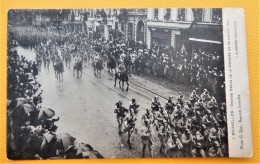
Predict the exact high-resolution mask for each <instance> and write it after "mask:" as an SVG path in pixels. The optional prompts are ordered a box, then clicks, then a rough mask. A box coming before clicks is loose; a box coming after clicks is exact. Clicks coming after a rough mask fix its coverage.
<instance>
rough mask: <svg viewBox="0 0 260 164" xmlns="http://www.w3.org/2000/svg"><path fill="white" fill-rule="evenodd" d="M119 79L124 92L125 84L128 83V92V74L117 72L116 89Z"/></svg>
mask: <svg viewBox="0 0 260 164" xmlns="http://www.w3.org/2000/svg"><path fill="white" fill-rule="evenodd" d="M117 79H118V80H119V88H120V89H122V91H124V83H125V82H126V84H127V87H126V91H128V88H129V83H128V73H127V71H126V70H125V71H122V72H116V73H115V84H114V87H116V81H117ZM121 84H122V86H121Z"/></svg>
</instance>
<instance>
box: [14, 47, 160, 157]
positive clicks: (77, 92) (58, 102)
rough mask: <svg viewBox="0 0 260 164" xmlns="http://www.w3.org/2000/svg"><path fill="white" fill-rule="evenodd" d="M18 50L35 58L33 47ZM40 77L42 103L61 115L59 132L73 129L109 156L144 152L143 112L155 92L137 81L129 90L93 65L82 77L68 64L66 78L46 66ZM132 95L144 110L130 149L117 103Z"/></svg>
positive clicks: (58, 124) (72, 132)
mask: <svg viewBox="0 0 260 164" xmlns="http://www.w3.org/2000/svg"><path fill="white" fill-rule="evenodd" d="M18 54H19V55H24V56H26V58H27V59H28V60H34V58H35V53H34V52H33V51H31V50H25V49H23V48H18ZM37 78H38V81H39V82H40V83H41V85H42V89H43V95H42V96H43V103H42V106H46V107H50V108H52V109H54V110H55V112H56V115H57V116H59V117H60V121H58V122H57V123H56V125H57V126H58V131H59V132H66V133H69V134H71V135H72V136H74V137H75V138H77V140H78V141H79V142H85V143H88V144H90V145H92V146H93V147H94V148H95V149H96V150H98V151H99V152H100V153H101V154H102V155H103V156H104V157H105V158H128V157H140V156H141V152H142V144H141V139H140V128H141V116H142V114H143V113H144V112H145V108H148V107H150V103H151V99H152V97H153V96H154V94H153V93H151V92H149V91H146V90H144V89H142V88H140V87H138V86H135V85H130V90H129V91H128V92H123V91H121V90H120V89H119V88H115V87H114V81H113V77H112V76H111V75H109V74H108V73H106V72H102V77H101V78H96V77H94V75H93V69H92V67H90V66H88V67H86V68H85V67H84V69H83V75H82V78H80V79H77V78H76V77H74V76H73V72H72V68H71V69H69V68H67V67H65V72H64V77H63V82H59V81H58V80H57V79H56V78H55V76H54V71H53V67H52V66H50V70H47V69H44V68H43V67H42V71H41V72H40V73H39V75H38V77H37ZM132 98H136V100H137V102H138V103H139V104H140V105H141V111H140V113H139V115H138V121H137V125H136V127H137V129H138V131H137V132H136V133H134V134H133V137H132V140H131V141H132V143H133V145H132V146H133V148H134V149H133V150H129V149H128V147H127V135H126V134H125V135H123V136H122V137H119V136H118V133H117V132H118V129H117V121H116V116H115V114H114V105H115V103H116V102H117V101H118V100H123V105H124V106H125V107H127V108H128V106H129V103H130V100H131V99H132ZM163 101H164V100H163ZM163 104H164V102H163ZM157 144H158V143H157ZM158 147H159V145H157V146H156V145H155V152H158V151H157V150H156V149H158ZM156 154H157V153H155V155H156ZM156 156H158V154H157V155H156Z"/></svg>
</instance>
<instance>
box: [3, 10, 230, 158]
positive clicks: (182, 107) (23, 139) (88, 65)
mask: <svg viewBox="0 0 260 164" xmlns="http://www.w3.org/2000/svg"><path fill="white" fill-rule="evenodd" d="M223 58H224V55H223V34H222V9H210V8H207V9H191V8H179V9H178V8H153V9H152V8H148V9H59V10H58V9H56V10H53V9H52V10H51V9H50V10H36V9H31V10H16V9H15V10H9V12H8V54H7V75H8V78H7V79H8V81H7V141H8V142H7V143H8V144H7V150H8V152H7V155H8V158H9V159H62V158H66V159H74V158H80V159H81V158H141V157H148V158H150V157H156V158H158V157H227V156H228V136H227V119H226V100H225V98H226V95H225V75H224V59H223Z"/></svg>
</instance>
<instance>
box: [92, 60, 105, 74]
mask: <svg viewBox="0 0 260 164" xmlns="http://www.w3.org/2000/svg"><path fill="white" fill-rule="evenodd" d="M92 65H93V68H94V75H95V77H98V76H99V77H100V78H101V70H102V69H103V60H102V59H99V60H98V61H94V62H93V64H92Z"/></svg>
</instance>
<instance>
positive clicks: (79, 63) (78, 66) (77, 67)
mask: <svg viewBox="0 0 260 164" xmlns="http://www.w3.org/2000/svg"><path fill="white" fill-rule="evenodd" d="M82 62H83V61H82V59H81V60H79V61H77V62H76V63H75V64H74V66H73V76H74V73H75V71H77V78H80V77H81V76H82ZM79 73H80V75H79Z"/></svg>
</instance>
